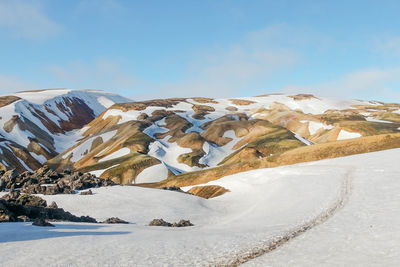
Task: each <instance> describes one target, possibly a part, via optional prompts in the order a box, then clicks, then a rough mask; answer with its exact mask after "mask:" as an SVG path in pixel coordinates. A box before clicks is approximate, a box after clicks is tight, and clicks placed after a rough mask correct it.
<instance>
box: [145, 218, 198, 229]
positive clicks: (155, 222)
mask: <svg viewBox="0 0 400 267" xmlns="http://www.w3.org/2000/svg"><path fill="white" fill-rule="evenodd" d="M149 226H165V227H187V226H193V224H192V223H191V222H190V221H189V220H180V221H179V222H177V223H176V222H175V223H169V222H166V221H164V220H163V219H154V220H152V221H151V222H150V223H149Z"/></svg>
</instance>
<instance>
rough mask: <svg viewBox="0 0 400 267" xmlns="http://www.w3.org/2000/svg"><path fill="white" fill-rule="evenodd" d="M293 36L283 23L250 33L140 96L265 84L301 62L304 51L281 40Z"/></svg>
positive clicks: (220, 92) (226, 92)
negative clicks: (183, 73) (179, 79)
mask: <svg viewBox="0 0 400 267" xmlns="http://www.w3.org/2000/svg"><path fill="white" fill-rule="evenodd" d="M290 35H291V32H290V31H289V30H288V29H287V28H286V27H285V26H281V25H274V26H271V27H269V28H267V29H264V30H261V31H257V32H251V33H249V34H247V35H246V36H244V38H243V39H242V40H241V41H240V42H238V43H236V44H233V45H230V46H228V47H223V48H221V49H215V50H214V51H208V52H204V53H202V54H200V55H199V56H197V57H195V59H194V60H193V61H192V62H191V64H190V66H189V68H188V69H189V70H188V71H187V73H186V74H185V75H182V76H185V77H186V78H185V79H183V80H182V81H180V82H176V83H162V84H159V85H158V86H157V87H156V88H158V90H153V91H151V92H149V94H146V95H141V96H137V97H139V98H147V97H148V98H150V97H154V96H155V95H158V96H159V97H176V96H185V97H187V96H195V95H201V96H209V97H231V96H233V95H237V94H239V92H240V91H243V90H246V88H251V89H254V88H256V87H265V86H266V84H268V81H269V79H270V78H271V77H272V76H273V75H275V74H277V73H281V72H284V71H287V70H290V69H292V68H293V67H295V66H296V65H298V64H299V63H300V62H301V61H302V56H301V54H300V53H298V51H297V50H296V49H295V48H294V47H293V46H292V45H294V41H291V43H288V42H283V41H282V40H290V38H289V36H290ZM279 44H283V45H279Z"/></svg>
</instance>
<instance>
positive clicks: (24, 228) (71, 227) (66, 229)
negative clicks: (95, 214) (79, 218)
mask: <svg viewBox="0 0 400 267" xmlns="http://www.w3.org/2000/svg"><path fill="white" fill-rule="evenodd" d="M54 225H55V226H56V227H40V226H33V225H32V223H1V224H0V243H5V242H18V241H31V240H40V239H46V238H57V237H69V236H102V235H104V236H108V235H123V234H129V233H131V232H127V231H125V232H121V231H94V230H99V229H101V228H104V227H109V225H101V224H84V223H82V224H72V223H71V224H65V223H54Z"/></svg>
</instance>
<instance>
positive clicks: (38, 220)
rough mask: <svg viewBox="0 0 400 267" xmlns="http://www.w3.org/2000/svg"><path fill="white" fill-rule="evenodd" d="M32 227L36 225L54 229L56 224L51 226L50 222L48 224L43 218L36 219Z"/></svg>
mask: <svg viewBox="0 0 400 267" xmlns="http://www.w3.org/2000/svg"><path fill="white" fill-rule="evenodd" d="M32 225H35V226H42V227H43V226H45V227H46V226H47V227H49V226H50V227H54V224H51V223H49V222H47V221H46V220H45V219H43V218H37V219H35V220H34V221H33V223H32Z"/></svg>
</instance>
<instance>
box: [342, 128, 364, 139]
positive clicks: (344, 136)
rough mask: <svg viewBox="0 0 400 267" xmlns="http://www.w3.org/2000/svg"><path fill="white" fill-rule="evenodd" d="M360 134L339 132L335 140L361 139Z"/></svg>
mask: <svg viewBox="0 0 400 267" xmlns="http://www.w3.org/2000/svg"><path fill="white" fill-rule="evenodd" d="M361 136H362V135H361V134H360V133H352V132H348V131H345V130H340V132H339V135H338V138H337V140H345V139H353V138H358V137H361Z"/></svg>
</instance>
